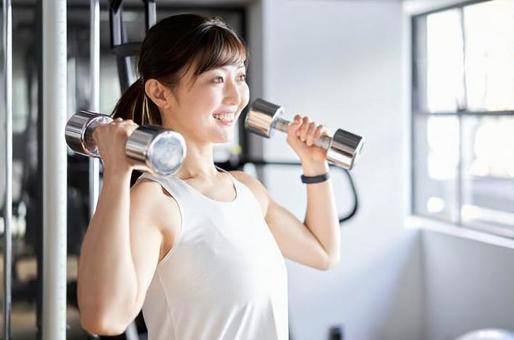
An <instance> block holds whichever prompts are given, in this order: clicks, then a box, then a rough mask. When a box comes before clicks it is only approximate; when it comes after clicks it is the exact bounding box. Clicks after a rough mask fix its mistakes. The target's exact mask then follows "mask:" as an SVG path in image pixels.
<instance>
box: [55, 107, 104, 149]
mask: <svg viewBox="0 0 514 340" xmlns="http://www.w3.org/2000/svg"><path fill="white" fill-rule="evenodd" d="M110 122H112V118H111V117H110V116H108V115H103V114H98V113H96V112H90V111H85V110H84V111H80V112H78V113H76V114H74V115H73V116H72V117H71V118H70V119H69V120H68V122H67V123H66V130H65V139H66V143H67V144H68V145H69V146H70V147H71V148H72V149H73V150H74V151H75V152H76V153H78V154H81V155H84V156H88V157H97V158H99V157H100V154H99V153H98V148H97V147H96V143H95V142H94V140H93V131H94V129H95V127H97V126H98V125H101V124H107V123H110ZM84 126H85V128H84Z"/></svg>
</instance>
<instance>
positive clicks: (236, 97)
mask: <svg viewBox="0 0 514 340" xmlns="http://www.w3.org/2000/svg"><path fill="white" fill-rule="evenodd" d="M225 84H226V86H225V102H226V103H227V104H232V105H239V103H240V102H241V91H243V89H241V88H240V87H239V86H238V85H237V84H236V82H235V81H233V80H229V81H227V82H226V83H225Z"/></svg>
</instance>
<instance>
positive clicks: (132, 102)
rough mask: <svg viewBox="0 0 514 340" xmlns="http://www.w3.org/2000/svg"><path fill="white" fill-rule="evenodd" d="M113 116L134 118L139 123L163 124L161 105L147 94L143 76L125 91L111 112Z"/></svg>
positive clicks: (124, 118)
mask: <svg viewBox="0 0 514 340" xmlns="http://www.w3.org/2000/svg"><path fill="white" fill-rule="evenodd" d="M111 116H112V118H121V119H123V120H126V119H132V120H133V121H134V123H136V124H138V125H141V126H142V125H148V124H150V125H161V113H160V111H159V107H157V105H155V104H154V102H152V101H151V100H150V99H149V98H148V96H147V95H146V94H145V86H144V82H143V79H142V78H139V79H138V80H136V81H135V82H134V83H133V84H132V85H130V87H129V88H128V89H127V90H126V91H125V92H124V93H123V95H122V96H121V98H120V99H119V100H118V102H117V103H116V106H115V107H114V110H112V113H111Z"/></svg>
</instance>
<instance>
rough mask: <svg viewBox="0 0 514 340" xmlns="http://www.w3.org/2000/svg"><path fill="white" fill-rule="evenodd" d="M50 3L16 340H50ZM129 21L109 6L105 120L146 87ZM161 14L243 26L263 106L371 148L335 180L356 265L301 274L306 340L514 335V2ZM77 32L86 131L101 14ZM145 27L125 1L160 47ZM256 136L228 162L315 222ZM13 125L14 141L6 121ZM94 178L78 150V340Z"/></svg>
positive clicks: (26, 17)
mask: <svg viewBox="0 0 514 340" xmlns="http://www.w3.org/2000/svg"><path fill="white" fill-rule="evenodd" d="M41 4H42V3H41V1H35V0H13V1H12V6H13V7H12V8H13V10H12V15H13V17H12V24H13V28H12V36H13V64H12V74H13V83H12V87H13V92H12V101H13V116H12V123H13V125H12V129H13V130H12V131H13V160H12V167H13V168H12V169H13V176H12V201H13V205H12V213H13V217H12V266H11V267H12V275H13V282H12V314H11V322H12V338H13V339H40V338H41V303H42V298H41V294H42V288H41V285H42V272H43V267H42V265H43V262H42V238H43V234H42V208H43V202H42V199H41V197H42V190H43V181H44V178H43V175H42V164H43V162H44V159H43V154H42V150H41V145H42V143H41V141H42V126H43V125H42V121H43V120H42V119H43V110H42V88H41V87H42V85H41V84H42V69H43V65H42V56H41V51H42V28H41V22H42V21H41V9H42V5H41ZM111 4H112V2H109V1H107V0H105V1H100V38H101V39H100V112H103V113H107V114H109V113H110V112H111V111H112V109H113V107H114V104H115V103H116V101H117V99H118V98H119V96H120V94H121V89H122V88H123V86H124V83H123V79H128V80H129V82H131V81H134V80H135V72H136V70H135V67H134V65H135V58H132V57H129V58H128V59H127V60H128V61H129V62H128V65H129V66H128V67H125V68H120V66H119V54H118V55H117V54H116V53H115V52H114V51H113V49H112V46H111V36H110V33H111V26H110V22H109V6H110V5H111ZM156 5H157V19H159V18H163V17H166V16H169V15H173V14H178V13H184V12H194V13H200V14H206V15H212V16H220V17H222V18H223V19H224V20H225V21H226V22H227V23H228V24H229V25H230V26H232V27H233V28H234V29H235V30H236V31H237V32H238V33H239V34H240V35H241V37H242V38H243V39H244V40H245V41H246V42H247V44H248V45H249V46H250V53H251V56H250V66H249V70H248V82H249V85H250V89H251V97H252V99H255V98H265V99H266V100H268V101H271V102H274V103H277V104H279V105H282V106H284V107H285V108H286V110H287V112H288V113H289V114H290V115H291V116H292V115H293V114H294V113H302V114H306V115H309V116H310V117H312V118H313V119H314V120H316V121H319V122H322V123H323V124H324V125H326V126H328V127H329V128H331V129H332V130H335V129H337V128H343V129H345V130H348V131H352V132H355V133H357V134H359V135H361V136H364V137H365V139H366V144H365V146H364V149H363V152H362V155H361V157H360V159H359V160H358V163H357V165H356V166H355V168H354V169H353V170H351V171H350V172H349V173H348V172H345V171H343V170H341V169H337V168H332V170H331V172H332V180H333V185H334V189H335V191H336V198H337V201H336V204H337V207H338V209H339V212H340V215H341V220H342V221H341V228H342V229H341V230H342V253H341V254H342V258H341V262H340V264H339V265H338V266H337V267H336V268H334V269H333V270H331V271H327V272H320V271H317V270H315V269H312V268H308V267H305V266H302V265H299V264H296V263H293V262H290V261H287V268H288V275H289V316H290V319H289V328H290V338H291V339H295V340H314V339H316V340H317V339H320V340H321V339H346V340H348V339H350V340H381V339H384V340H447V339H456V338H458V337H459V336H462V335H464V334H466V333H468V332H471V331H474V330H479V329H484V328H495V329H504V330H510V331H512V332H514V317H513V315H514V265H512V263H513V262H514V0H490V1H457V0H454V1H452V0H433V1H430V0H404V1H400V0H253V1H251V0H247V1H245V0H190V1H186V0H183V1H173V0H157V1H156ZM67 18H68V20H67V28H68V31H67V34H68V36H67V40H68V43H67V48H68V50H67V70H68V88H67V91H68V98H67V111H68V112H69V115H70V116H71V115H72V114H73V113H75V112H77V111H78V110H81V109H88V108H89V107H90V106H91V102H90V99H89V98H90V97H91V93H90V92H91V91H90V82H91V79H90V73H89V67H90V22H89V18H90V4H89V1H86V0H84V1H79V0H69V1H67ZM144 22H145V8H144V4H143V2H142V1H140V0H137V1H136V0H127V1H123V24H124V33H123V34H124V39H125V41H126V42H140V41H141V40H142V39H143V37H144V32H145V25H144ZM122 73H123V74H122ZM242 119H244V118H242ZM242 119H241V120H240V122H239V126H238V127H237V129H238V134H237V138H235V139H234V141H233V142H232V143H229V144H226V145H217V146H216V153H215V155H216V159H215V160H216V162H217V163H218V164H219V165H220V166H222V167H224V168H225V169H227V170H232V169H244V170H245V171H247V172H249V173H251V174H253V175H254V176H257V177H259V178H260V179H261V180H262V181H263V182H264V184H265V185H266V187H267V188H268V190H269V192H270V194H271V195H272V196H273V197H274V198H275V199H276V200H277V201H278V202H280V203H281V204H282V205H284V206H285V207H286V208H288V209H289V210H291V211H292V212H293V213H294V214H295V215H296V216H297V217H298V218H300V219H302V220H303V218H304V213H305V208H306V196H305V189H304V186H303V185H302V184H301V182H300V180H299V175H300V174H301V168H300V166H298V165H295V164H293V163H295V162H298V160H297V159H296V157H295V154H294V153H293V151H292V150H291V149H290V148H289V147H288V145H287V143H286V142H285V136H283V135H280V134H276V135H275V136H274V137H273V138H272V139H269V140H268V139H263V138H261V137H256V136H255V135H250V134H249V133H248V132H247V131H245V130H244V127H243V126H242V121H243V120H242ZM0 120H1V122H2V125H1V126H2V128H1V129H0V136H1V137H2V139H1V140H2V141H3V140H4V138H5V130H4V128H3V127H4V124H5V112H4V108H3V107H2V115H1V116H0ZM2 143H3V142H2ZM0 156H1V159H2V161H1V163H0V164H1V166H0V175H1V176H0V177H1V179H0V181H1V182H0V184H1V186H0V188H1V191H2V197H1V198H0V204H1V205H2V207H3V208H4V209H2V218H1V219H0V232H1V233H2V237H5V233H4V223H3V221H4V217H5V206H4V205H5V204H4V188H5V184H6V182H5V181H6V178H5V165H6V164H7V162H9V160H7V159H6V151H5V147H4V146H1V145H0ZM263 160H264V162H263ZM298 164H299V163H298ZM89 171H90V170H89V160H88V159H87V158H86V157H83V156H79V155H74V154H73V153H72V152H71V151H69V154H68V193H67V195H68V196H67V197H68V198H67V216H68V220H67V256H68V257H67V275H66V276H67V282H68V284H67V300H68V301H67V304H68V307H67V314H66V315H67V316H66V318H67V330H66V332H67V338H68V339H90V338H92V337H91V336H90V335H88V334H87V333H86V332H85V331H84V330H82V329H81V327H80V323H79V320H78V311H77V304H76V296H75V290H76V274H77V259H78V256H79V254H80V245H81V242H82V237H83V235H84V233H85V230H86V228H87V224H88V221H89V210H90V206H89V195H90V193H89ZM291 178H297V179H298V180H290V179H291ZM357 207H358V209H357ZM3 244H4V243H3V242H2V244H0V249H1V256H2V258H3V257H4V255H5V248H4V247H3ZM0 263H1V264H3V259H2V261H0ZM1 264H0V265H1ZM1 268H2V273H3V267H1ZM2 277H3V274H2ZM2 296H3V298H2V301H4V299H5V297H4V294H2ZM134 325H135V329H136V330H137V331H136V332H135V333H137V334H134V333H132V334H123V335H121V336H119V337H116V338H118V339H138V340H139V339H140V340H143V339H146V332H145V325H144V321H143V320H142V318H141V315H140V316H139V317H138V319H136V321H135V323H134ZM477 339H478V338H477ZM480 339H486V338H480ZM487 339H492V338H487ZM495 339H496V338H495ZM509 339H510V338H509ZM263 340H265V339H263Z"/></svg>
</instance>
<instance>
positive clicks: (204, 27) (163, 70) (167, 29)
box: [112, 14, 248, 125]
mask: <svg viewBox="0 0 514 340" xmlns="http://www.w3.org/2000/svg"><path fill="white" fill-rule="evenodd" d="M247 60H248V49H247V48H246V45H245V43H244V42H243V41H242V39H241V38H240V37H239V36H238V35H237V33H236V32H234V31H233V30H232V29H231V28H230V27H229V26H227V24H225V23H224V22H223V20H221V19H220V18H217V17H212V18H210V17H204V16H200V15H196V14H180V15H174V16H170V17H167V18H165V19H163V20H161V21H159V22H158V23H157V24H156V25H154V26H153V27H152V28H151V29H150V30H148V32H147V33H146V37H145V39H144V41H143V43H142V45H141V50H140V53H139V60H138V72H139V74H140V78H139V79H138V80H137V81H136V82H134V84H132V85H131V86H130V87H129V88H128V89H127V90H126V91H125V92H124V93H123V95H122V96H121V98H120V99H119V100H118V102H117V103H116V106H115V107H114V110H113V112H112V116H113V118H114V117H120V118H123V119H132V120H133V121H134V122H135V123H136V124H139V125H145V124H154V125H160V124H161V122H162V121H161V114H160V111H159V108H158V107H157V105H155V104H154V103H153V102H152V101H151V99H150V98H148V96H147V95H146V94H145V87H144V84H145V81H146V80H148V79H157V80H159V81H160V82H162V83H163V84H165V85H166V86H169V87H170V88H171V89H173V88H174V87H176V86H177V85H178V83H179V81H180V79H181V77H182V76H183V74H184V73H185V72H187V70H189V68H190V67H192V65H193V64H194V65H195V67H196V69H195V70H194V76H195V77H196V76H198V75H200V74H202V73H203V72H206V71H209V70H211V69H213V68H217V67H221V66H225V65H230V64H235V63H237V62H244V63H245V64H246V63H247Z"/></svg>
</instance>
